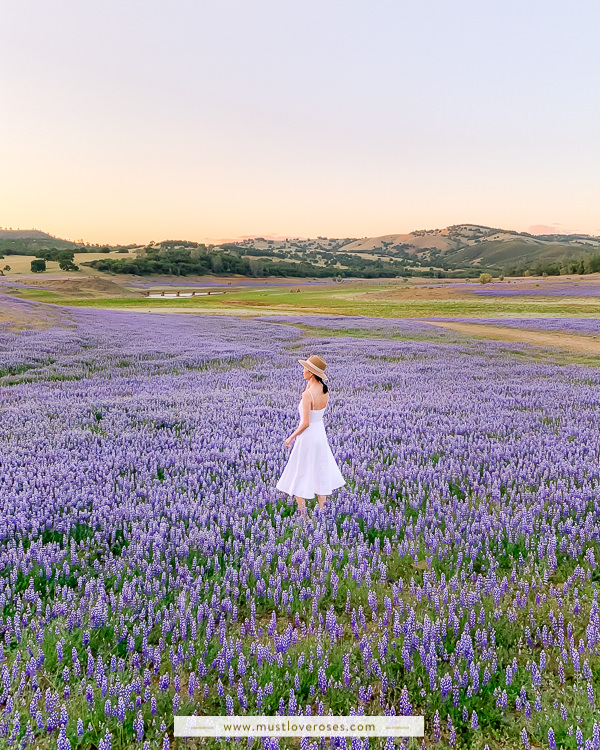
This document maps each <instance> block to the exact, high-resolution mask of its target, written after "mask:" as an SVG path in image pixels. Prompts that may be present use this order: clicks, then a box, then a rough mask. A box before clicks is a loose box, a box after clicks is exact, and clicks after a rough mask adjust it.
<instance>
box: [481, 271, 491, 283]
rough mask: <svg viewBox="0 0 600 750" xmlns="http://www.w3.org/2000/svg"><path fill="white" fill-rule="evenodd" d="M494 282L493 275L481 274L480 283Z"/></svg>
mask: <svg viewBox="0 0 600 750" xmlns="http://www.w3.org/2000/svg"><path fill="white" fill-rule="evenodd" d="M491 280H492V274H491V273H480V274H479V281H480V282H481V283H482V284H489V283H490V281H491Z"/></svg>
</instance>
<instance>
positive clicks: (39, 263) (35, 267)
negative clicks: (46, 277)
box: [31, 258, 46, 273]
mask: <svg viewBox="0 0 600 750" xmlns="http://www.w3.org/2000/svg"><path fill="white" fill-rule="evenodd" d="M45 270H46V261H45V260H44V259H43V258H38V259H37V260H32V261H31V272H32V273H42V272H43V271H45Z"/></svg>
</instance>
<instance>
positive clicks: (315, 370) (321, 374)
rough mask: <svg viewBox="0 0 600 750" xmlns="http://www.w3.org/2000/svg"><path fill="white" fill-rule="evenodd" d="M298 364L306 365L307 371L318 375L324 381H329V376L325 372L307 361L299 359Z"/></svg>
mask: <svg viewBox="0 0 600 750" xmlns="http://www.w3.org/2000/svg"><path fill="white" fill-rule="evenodd" d="M298 362H300V364H301V365H304V367H306V369H307V370H310V371H311V372H312V373H313V375H318V376H319V377H320V378H321V379H322V380H327V379H328V378H327V375H325V373H324V372H323V370H320V369H319V368H318V367H315V366H314V365H313V364H311V363H310V362H307V361H306V360H305V359H299V360H298Z"/></svg>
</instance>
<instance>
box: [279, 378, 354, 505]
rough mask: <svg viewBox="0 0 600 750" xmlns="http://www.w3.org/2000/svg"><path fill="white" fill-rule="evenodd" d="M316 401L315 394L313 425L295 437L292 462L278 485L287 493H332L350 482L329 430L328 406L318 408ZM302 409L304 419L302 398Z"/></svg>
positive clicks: (310, 494)
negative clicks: (333, 448)
mask: <svg viewBox="0 0 600 750" xmlns="http://www.w3.org/2000/svg"><path fill="white" fill-rule="evenodd" d="M309 392H310V391H309ZM310 395H311V396H312V393H311V394H310ZM314 405H315V400H314V397H313V408H312V409H311V410H310V411H309V425H308V427H307V428H306V429H305V430H304V431H303V432H301V433H300V434H299V435H298V436H297V437H296V438H295V440H294V447H293V448H292V452H291V453H290V457H289V459H288V462H287V464H286V466H285V469H284V470H283V474H282V475H281V478H280V479H279V481H278V482H277V485H276V486H277V489H278V490H281V491H282V492H285V493H286V494H287V495H295V496H296V497H303V498H305V499H308V498H313V497H314V496H315V495H330V494H331V493H332V492H333V490H335V489H337V488H338V487H342V486H343V485H344V484H346V481H345V479H344V477H343V476H342V473H341V472H340V470H339V468H338V465H337V463H336V461H335V458H334V456H333V453H332V452H331V448H330V447H329V442H328V440H327V435H326V433H325V425H324V424H323V414H324V412H325V409H327V406H324V407H323V408H322V409H315V408H314ZM298 411H299V412H300V419H302V402H300V403H299V404H298Z"/></svg>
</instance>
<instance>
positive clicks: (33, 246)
mask: <svg viewBox="0 0 600 750" xmlns="http://www.w3.org/2000/svg"><path fill="white" fill-rule="evenodd" d="M53 247H55V248H57V249H58V250H64V249H69V250H75V249H78V250H79V252H81V250H80V248H81V244H80V243H77V242H70V241H69V240H62V239H61V238H60V237H53V236H52V235H51V234H47V233H46V232H40V231H39V230H38V229H0V254H4V255H35V253H36V252H37V251H39V250H49V249H50V248H53Z"/></svg>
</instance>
